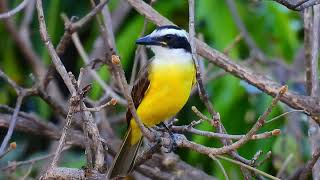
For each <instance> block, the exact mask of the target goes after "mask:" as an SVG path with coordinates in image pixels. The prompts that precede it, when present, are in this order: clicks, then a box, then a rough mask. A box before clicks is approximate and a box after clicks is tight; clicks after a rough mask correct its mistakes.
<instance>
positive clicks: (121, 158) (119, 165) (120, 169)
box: [108, 127, 142, 179]
mask: <svg viewBox="0 0 320 180" xmlns="http://www.w3.org/2000/svg"><path fill="white" fill-rule="evenodd" d="M131 131H132V129H131V127H129V128H128V130H127V133H126V136H125V137H124V140H123V143H122V145H121V148H120V151H119V152H118V153H117V155H116V157H115V158H114V160H113V163H112V166H111V167H110V169H109V171H108V179H112V178H115V177H126V176H127V175H128V174H129V173H130V171H131V170H132V168H133V165H134V162H135V159H136V156H137V153H138V149H139V147H140V145H141V142H142V138H141V139H140V140H139V142H138V143H136V144H133V145H132V144H131Z"/></svg>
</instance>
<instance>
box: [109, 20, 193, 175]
mask: <svg viewBox="0 0 320 180" xmlns="http://www.w3.org/2000/svg"><path fill="white" fill-rule="evenodd" d="M136 44H138V45H144V46H146V47H147V48H150V49H151V51H152V52H153V53H154V57H153V58H151V60H150V61H149V62H148V63H147V65H146V66H145V68H142V69H141V70H140V72H139V73H138V78H137V81H136V83H135V84H134V85H133V88H132V90H131V96H132V99H133V102H134V106H135V108H136V110H137V115H138V116H139V118H140V119H141V121H142V122H143V124H144V125H145V126H146V127H154V126H155V125H157V124H159V123H162V122H164V121H165V120H167V119H168V118H170V117H173V116H174V115H176V114H177V113H178V112H179V111H180V110H181V109H182V108H183V106H184V105H185V104H186V102H187V100H188V98H189V96H190V93H191V89H192V87H193V85H194V84H195V81H196V69H195V65H194V63H193V60H192V52H191V46H190V43H189V38H188V33H187V32H186V31H185V30H183V29H181V28H179V27H178V26H174V25H165V26H160V27H158V28H156V29H155V30H154V31H153V32H152V33H151V34H149V35H146V36H144V37H142V38H139V39H137V40H136ZM126 119H127V122H128V128H127V132H126V135H125V137H124V140H123V142H122V145H121V147H120V150H119V151H118V153H117V155H116V156H115V159H114V161H113V163H112V166H111V167H110V169H109V171H108V178H109V179H112V178H116V177H126V176H127V175H128V174H130V172H131V170H132V168H133V166H134V162H135V159H136V156H137V153H138V149H139V147H140V145H141V143H142V133H141V131H140V129H139V127H138V125H137V124H136V122H135V120H134V119H133V118H132V114H131V112H130V110H128V111H127V114H126Z"/></svg>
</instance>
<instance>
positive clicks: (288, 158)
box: [276, 153, 293, 178]
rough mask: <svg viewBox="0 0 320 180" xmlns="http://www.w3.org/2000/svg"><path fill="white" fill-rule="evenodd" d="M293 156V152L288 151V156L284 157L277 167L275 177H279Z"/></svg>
mask: <svg viewBox="0 0 320 180" xmlns="http://www.w3.org/2000/svg"><path fill="white" fill-rule="evenodd" d="M292 158H293V153H290V154H289V156H288V157H287V158H286V160H285V161H284V162H283V164H282V166H281V168H280V169H279V171H278V173H277V175H276V177H278V178H281V177H282V175H283V173H284V172H285V170H286V168H287V167H288V165H289V163H290V161H291V160H292Z"/></svg>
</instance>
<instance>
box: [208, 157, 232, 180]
mask: <svg viewBox="0 0 320 180" xmlns="http://www.w3.org/2000/svg"><path fill="white" fill-rule="evenodd" d="M209 157H210V158H211V159H213V160H214V161H215V162H216V163H217V164H218V166H219V168H220V169H221V171H222V174H223V175H224V179H225V180H229V176H228V174H227V172H226V170H225V169H224V167H223V165H222V164H221V162H220V161H219V159H217V158H216V157H215V156H212V155H209Z"/></svg>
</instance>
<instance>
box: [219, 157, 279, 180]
mask: <svg viewBox="0 0 320 180" xmlns="http://www.w3.org/2000/svg"><path fill="white" fill-rule="evenodd" d="M216 157H218V158H220V159H223V160H226V161H229V162H232V163H234V164H237V165H240V166H243V167H245V168H247V169H250V170H252V171H254V172H256V173H258V174H261V175H263V176H265V177H267V178H269V179H272V180H280V179H279V178H277V177H274V176H271V175H270V174H267V173H265V172H263V171H260V170H259V169H257V168H254V167H251V166H248V165H246V164H244V163H242V162H239V161H236V160H233V159H230V158H227V157H225V156H221V155H217V156H216Z"/></svg>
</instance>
